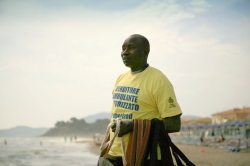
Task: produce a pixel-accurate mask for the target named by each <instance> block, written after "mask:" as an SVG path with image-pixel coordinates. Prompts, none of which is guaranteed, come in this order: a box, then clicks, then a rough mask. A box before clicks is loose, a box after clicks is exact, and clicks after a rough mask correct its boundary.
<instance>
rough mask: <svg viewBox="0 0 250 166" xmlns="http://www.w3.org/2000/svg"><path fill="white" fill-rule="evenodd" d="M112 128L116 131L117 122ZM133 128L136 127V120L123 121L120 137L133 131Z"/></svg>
mask: <svg viewBox="0 0 250 166" xmlns="http://www.w3.org/2000/svg"><path fill="white" fill-rule="evenodd" d="M111 128H112V131H113V132H115V130H116V124H114V125H113V126H112V127H111ZM133 129H134V121H121V123H120V132H119V134H118V137H122V136H123V135H125V134H127V133H129V132H131V131H133Z"/></svg>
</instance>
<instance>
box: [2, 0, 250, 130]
mask: <svg viewBox="0 0 250 166" xmlns="http://www.w3.org/2000/svg"><path fill="white" fill-rule="evenodd" d="M131 34H142V35H144V36H146V37H147V38H148V39H149V41H150V44H151V52H150V55H149V59H148V62H149V64H150V65H151V66H153V67H156V68H158V69H160V70H161V71H162V72H163V73H165V75H166V76H167V77H168V78H169V80H170V81H171V82H172V84H173V85H174V88H175V93H176V96H177V100H178V102H179V104H180V106H181V108H182V111H183V114H184V115H197V116H201V117H207V116H208V117H209V116H211V114H213V113H216V112H219V111H224V110H227V109H232V108H235V107H239V108H242V107H244V106H245V107H250V55H249V53H250V1H248V0H238V1H236V0H220V1H217V0H212V1H211V0H210V1H205V0H194V1H181V0H179V1H175V0H165V1H164V0H146V1H145V0H141V1H134V0H127V1H123V2H118V1H116V0H107V1H105V2H104V1H98V0H92V1H87V0H68V1H67V0H66V1H60V0H50V1H49V0H47V1H44V0H36V1H35V0H22V1H18V0H16V1H14V0H0V129H3V128H10V127H14V126H17V125H26V126H31V127H53V126H54V124H55V122H56V121H58V120H69V119H70V118H71V117H76V118H83V117H85V116H88V115H92V114H96V113H99V112H110V108H111V104H112V95H111V91H112V88H113V86H114V83H115V81H116V78H117V77H118V76H119V75H120V74H121V73H123V72H126V71H127V70H129V69H128V68H126V67H125V66H124V65H123V63H122V60H121V57H120V52H121V45H122V43H123V41H124V39H125V38H126V37H128V36H129V35H131Z"/></svg>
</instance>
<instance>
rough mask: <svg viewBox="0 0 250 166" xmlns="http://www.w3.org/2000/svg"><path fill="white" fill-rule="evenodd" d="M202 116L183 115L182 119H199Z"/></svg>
mask: <svg viewBox="0 0 250 166" xmlns="http://www.w3.org/2000/svg"><path fill="white" fill-rule="evenodd" d="M199 118H201V117H199V116H195V115H182V116H181V119H185V120H194V119H199Z"/></svg>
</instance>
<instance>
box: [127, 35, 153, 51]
mask: <svg viewBox="0 0 250 166" xmlns="http://www.w3.org/2000/svg"><path fill="white" fill-rule="evenodd" d="M129 38H135V39H137V40H138V42H139V43H141V46H142V49H146V50H148V54H149V51H150V44H149V41H148V39H147V38H146V37H144V36H142V35H139V34H133V35H131V36H129Z"/></svg>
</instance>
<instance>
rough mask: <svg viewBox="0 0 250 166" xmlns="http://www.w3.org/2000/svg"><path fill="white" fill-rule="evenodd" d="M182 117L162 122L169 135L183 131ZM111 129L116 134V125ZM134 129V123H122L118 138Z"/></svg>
mask: <svg viewBox="0 0 250 166" xmlns="http://www.w3.org/2000/svg"><path fill="white" fill-rule="evenodd" d="M180 117H181V114H179V115H176V116H172V117H166V118H164V119H163V120H162V121H163V123H164V126H165V128H166V131H167V132H168V133H173V132H179V131H180V129H181V118H180ZM111 128H112V131H113V132H115V129H116V125H113V126H112V127H111ZM133 129H134V121H121V124H120V132H119V134H118V137H122V136H123V135H125V134H127V133H129V132H131V131H133Z"/></svg>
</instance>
